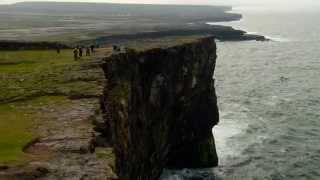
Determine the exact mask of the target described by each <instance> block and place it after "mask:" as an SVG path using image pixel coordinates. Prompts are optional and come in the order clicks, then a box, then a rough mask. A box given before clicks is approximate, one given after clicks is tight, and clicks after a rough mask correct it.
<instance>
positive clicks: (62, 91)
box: [0, 50, 101, 164]
mask: <svg viewBox="0 0 320 180" xmlns="http://www.w3.org/2000/svg"><path fill="white" fill-rule="evenodd" d="M95 63H96V62H95V59H94V58H93V57H88V58H83V59H81V60H79V61H74V60H73V54H72V51H71V50H62V51H61V53H60V54H57V53H56V52H55V51H53V50H22V51H1V53H0V87H1V89H0V132H1V133H0V164H8V163H9V164H10V163H16V162H19V161H24V160H26V159H27V158H30V155H27V154H25V153H24V152H23V148H24V147H25V146H26V145H27V144H28V143H30V142H31V141H32V140H33V139H34V138H36V137H37V135H38V134H37V132H36V129H37V128H35V126H36V125H37V123H39V121H43V119H45V117H44V116H43V114H41V113H39V112H41V110H43V108H46V107H47V106H48V105H50V104H55V103H57V102H58V104H59V106H63V105H67V104H68V103H69V101H68V98H70V97H74V98H79V97H80V98H81V97H94V96H99V93H100V91H101V82H100V78H101V74H100V73H101V72H100V71H99V66H98V64H95ZM90 66H91V67H90ZM92 66H93V67H92Z"/></svg>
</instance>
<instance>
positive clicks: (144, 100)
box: [102, 38, 219, 180]
mask: <svg viewBox="0 0 320 180" xmlns="http://www.w3.org/2000/svg"><path fill="white" fill-rule="evenodd" d="M216 58H217V55H216V44H215V41H214V39H213V38H203V39H200V40H193V41H192V42H187V43H183V44H180V45H173V46H171V47H165V48H151V49H149V50H143V51H137V50H128V51H127V52H126V53H119V54H114V55H112V56H110V57H108V58H105V59H104V64H103V65H102V66H103V70H104V72H105V77H106V79H107V85H106V87H105V90H104V97H103V103H102V108H103V111H104V120H105V127H106V129H105V130H104V133H105V135H107V136H109V138H110V139H111V144H112V146H113V147H114V152H115V154H116V171H117V173H118V176H119V178H120V179H124V180H129V179H130V180H136V179H137V180H138V179H139V180H153V179H158V178H159V176H160V175H161V172H162V170H163V169H164V168H173V169H180V168H205V167H213V166H217V164H218V157H217V153H216V149H215V144H214V138H213V136H212V127H213V126H215V125H216V124H217V123H218V121H219V112H218V107H217V98H216V93H215V87H214V79H213V75H214V69H215V63H216Z"/></svg>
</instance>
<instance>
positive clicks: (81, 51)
mask: <svg viewBox="0 0 320 180" xmlns="http://www.w3.org/2000/svg"><path fill="white" fill-rule="evenodd" d="M82 54H83V49H82V47H79V58H81V57H82Z"/></svg>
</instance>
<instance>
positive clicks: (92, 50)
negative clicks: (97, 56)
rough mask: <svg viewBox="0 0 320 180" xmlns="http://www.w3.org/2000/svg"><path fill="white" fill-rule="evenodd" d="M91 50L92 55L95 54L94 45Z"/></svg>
mask: <svg viewBox="0 0 320 180" xmlns="http://www.w3.org/2000/svg"><path fill="white" fill-rule="evenodd" d="M90 49H91V53H94V45H91V46H90Z"/></svg>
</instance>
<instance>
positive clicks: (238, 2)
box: [0, 0, 320, 10]
mask: <svg viewBox="0 0 320 180" xmlns="http://www.w3.org/2000/svg"><path fill="white" fill-rule="evenodd" d="M21 1H70V2H112V3H145V4H203V5H217V4H227V5H235V6H258V7H278V8H279V7H281V8H282V9H293V8H295V9H301V8H311V7H313V8H315V7H320V0H0V3H3V4H4V3H15V2H21ZM319 10H320V8H319Z"/></svg>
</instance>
